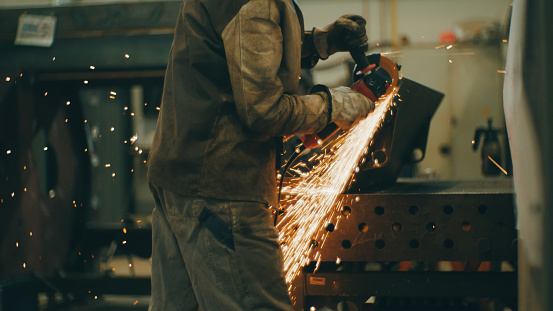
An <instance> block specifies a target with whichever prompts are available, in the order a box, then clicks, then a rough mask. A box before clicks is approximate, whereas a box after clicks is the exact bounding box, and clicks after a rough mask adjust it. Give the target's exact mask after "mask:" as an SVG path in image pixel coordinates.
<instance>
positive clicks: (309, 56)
mask: <svg viewBox="0 0 553 311" xmlns="http://www.w3.org/2000/svg"><path fill="white" fill-rule="evenodd" d="M303 37H304V39H303V44H302V45H301V68H305V69H311V68H313V67H315V65H317V63H318V62H319V59H320V58H321V57H320V56H319V54H318V53H317V49H316V48H315V42H314V41H313V31H311V30H309V31H305V32H304V35H303Z"/></svg>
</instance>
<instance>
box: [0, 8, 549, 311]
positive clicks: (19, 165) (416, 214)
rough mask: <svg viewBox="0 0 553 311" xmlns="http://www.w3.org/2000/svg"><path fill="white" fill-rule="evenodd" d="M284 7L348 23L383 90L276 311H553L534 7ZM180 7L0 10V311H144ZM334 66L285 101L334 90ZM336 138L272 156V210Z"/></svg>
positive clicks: (312, 21) (310, 23)
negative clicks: (154, 160) (154, 161)
mask: <svg viewBox="0 0 553 311" xmlns="http://www.w3.org/2000/svg"><path fill="white" fill-rule="evenodd" d="M185 1H186V0H185ZM289 2H291V1H289ZM295 2H297V5H298V6H299V7H300V8H301V11H302V12H303V17H304V24H305V29H312V28H313V27H324V26H325V25H327V24H329V23H330V22H332V21H334V20H336V19H337V18H338V17H340V16H342V15H344V14H358V15H361V16H363V17H364V18H365V19H366V20H367V25H366V30H367V36H368V38H369V50H368V51H367V53H366V54H367V55H369V57H367V59H369V61H370V60H371V59H377V64H379V65H377V66H379V67H377V68H380V69H382V70H384V71H385V74H386V73H387V74H389V75H387V76H386V77H384V78H383V79H388V78H390V77H391V79H392V80H393V85H394V87H395V89H394V92H393V94H391V95H390V94H388V93H386V94H384V95H386V96H388V97H389V99H390V100H389V105H388V106H386V107H388V108H387V109H388V110H387V111H386V110H384V111H383V113H384V114H383V118H382V119H381V121H380V123H378V125H377V126H376V127H375V130H374V133H372V135H371V136H362V137H365V138H363V139H358V140H359V141H358V142H357V143H356V144H355V145H356V146H357V145H359V146H361V147H359V148H362V149H361V150H362V151H363V150H364V153H363V154H364V157H363V158H362V160H361V161H360V162H359V159H360V158H356V160H357V161H358V162H359V163H357V162H355V160H354V162H355V163H353V165H354V166H355V165H357V166H356V167H355V171H354V172H353V171H351V172H350V171H348V172H347V173H348V175H347V176H346V177H348V178H349V179H348V180H349V181H348V182H349V183H348V184H347V186H345V187H342V188H340V189H342V190H340V192H339V193H337V194H336V195H335V197H334V198H335V200H334V201H333V203H332V204H331V205H330V206H329V211H330V212H328V214H326V215H325V217H326V219H324V218H323V219H322V222H321V224H322V225H318V224H317V225H315V223H316V221H315V220H313V221H312V226H316V227H317V228H316V229H317V230H315V231H314V232H315V233H314V234H313V235H312V236H307V237H306V238H305V239H306V241H307V244H308V253H306V255H305V256H306V257H305V258H307V259H306V260H303V261H302V264H301V266H299V267H298V268H297V271H296V275H294V277H293V278H291V279H290V281H289V284H288V285H290V287H289V294H290V296H291V298H292V301H293V308H294V310H298V311H299V310H306V311H307V310H309V311H311V310H324V311H328V310H343V311H345V310H359V311H361V310H373V311H419V310H420V311H438V310H440V311H442V310H444V311H445V310H448V311H449V310H451V311H461V310H470V311H508V310H511V311H514V310H521V311H551V310H553V295H552V294H551V293H553V264H550V263H553V227H552V226H550V224H551V223H553V191H551V190H552V189H553V165H552V163H551V161H550V160H548V159H553V135H552V133H553V122H551V121H550V120H551V118H553V105H552V103H551V100H550V97H549V95H550V90H551V89H552V88H551V87H552V86H553V79H551V78H550V76H549V75H548V73H549V72H553V61H552V60H551V58H550V56H551V55H553V32H551V29H553V18H551V17H552V16H553V2H551V1H550V0H485V1H484V0H417V1H414V0H297V1H295ZM181 4H182V0H0V119H1V120H0V311H19V310H20V311H39V310H40V311H54V310H60V311H85V310H86V311H92V310H108V311H110V310H113V311H119V310H148V305H149V302H150V292H151V283H150V280H151V271H150V269H151V253H152V230H151V224H152V210H153V208H154V199H153V197H152V194H151V192H150V189H149V184H148V179H147V177H146V172H147V165H148V155H149V150H150V148H151V147H152V141H153V135H154V130H155V127H156V121H157V116H158V113H159V110H160V105H161V95H162V91H163V83H164V75H165V69H166V67H167V62H168V57H169V52H170V50H171V48H172V46H171V44H172V40H173V34H174V27H175V23H176V19H177V14H178V12H179V8H180V6H181ZM352 55H353V53H352V54H351V55H350V54H349V53H336V54H334V55H332V56H331V57H329V58H328V59H327V60H324V61H320V62H319V63H318V64H317V65H316V66H315V67H314V68H312V69H309V70H307V69H305V70H302V74H301V80H300V87H299V90H298V92H300V93H301V92H303V93H304V94H307V93H308V92H309V90H310V89H311V87H313V86H314V85H316V84H324V85H327V86H328V87H331V88H334V87H339V86H351V85H353V83H355V82H356V81H355V80H354V79H355V77H354V73H355V72H356V70H357V69H358V68H357V64H356V59H354V57H352ZM370 57H373V58H370ZM387 64H388V65H387ZM377 72H378V71H376V70H375V71H374V75H375V76H376V74H377ZM379 77H380V76H379ZM361 81H364V80H361ZM388 85H389V84H386V86H388ZM389 89H390V88H389ZM380 95H383V94H379V96H380ZM377 97H378V96H377ZM388 97H387V98H388ZM380 98H383V97H380ZM383 101H384V100H383ZM383 106H384V105H382V107H383ZM339 135H340V133H339V134H338V135H335V136H333V137H332V138H331V139H329V140H328V143H326V142H325V144H323V145H322V146H317V147H314V148H307V149H306V150H303V149H302V150H301V154H298V152H297V149H298V146H299V145H301V144H302V139H303V137H300V136H296V137H289V138H287V140H286V141H285V143H284V151H283V155H282V157H281V160H280V161H281V168H282V171H280V173H282V174H283V175H280V177H279V178H280V180H281V181H283V183H281V187H282V184H284V188H282V189H280V190H282V194H281V195H280V197H281V207H282V206H288V205H289V206H291V207H290V213H292V212H293V210H294V207H295V205H294V204H296V203H297V202H296V201H297V197H295V194H294V193H293V191H291V190H290V189H291V187H292V186H291V185H292V184H293V182H294V181H297V180H309V178H310V177H309V176H314V175H315V173H312V172H318V171H317V161H319V160H317V161H312V159H314V158H316V159H320V158H317V157H318V155H322V154H324V155H327V154H334V153H336V154H337V153H339V151H337V150H338V148H339V147H336V146H337V145H338V144H333V143H332V141H333V139H336V140H338V139H340V138H336V137H337V136H339ZM339 137H344V135H342V136H339ZM344 148H346V147H344ZM356 148H357V147H356ZM352 149H353V147H352ZM292 157H294V159H293V160H292ZM325 158H326V156H325ZM320 161H322V160H320ZM287 164H293V165H287ZM321 174H322V173H321ZM321 176H322V175H318V178H319V180H320V179H325V180H326V179H328V180H332V179H333V177H334V175H332V174H328V176H322V177H321ZM319 187H321V188H322V187H324V183H321V184H320V186H319ZM286 189H288V191H289V192H286V191H287V190H286ZM547 189H549V190H547ZM275 191H279V190H278V189H275ZM298 195H299V194H298ZM302 195H305V196H309V194H302ZM548 206H552V207H548ZM302 208H305V209H308V208H310V206H307V207H302ZM299 209H300V208H297V210H299ZM284 213H285V214H286V213H288V211H285V212H284ZM277 215H278V213H277ZM300 217H301V216H300ZM283 218H285V217H283ZM275 223H276V220H275ZM323 223H324V225H323ZM285 226H286V224H284V225H279V226H277V228H278V229H279V230H286V229H285V228H286V227H285ZM295 230H297V228H296V229H295ZM284 244H285V243H282V245H283V247H287V245H284ZM285 251H286V250H285ZM287 281H288V280H287Z"/></svg>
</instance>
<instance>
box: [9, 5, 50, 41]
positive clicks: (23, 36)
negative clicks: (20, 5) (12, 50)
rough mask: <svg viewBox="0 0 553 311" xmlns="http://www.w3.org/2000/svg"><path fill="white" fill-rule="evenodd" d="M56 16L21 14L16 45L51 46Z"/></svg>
mask: <svg viewBox="0 0 553 311" xmlns="http://www.w3.org/2000/svg"><path fill="white" fill-rule="evenodd" d="M56 20H57V18H56V17H55V16H47V15H31V14H25V13H24V14H21V16H19V24H18V26H17V35H16V36H15V44H16V45H32V46H42V47H50V46H52V43H53V42H54V32H55V30H56Z"/></svg>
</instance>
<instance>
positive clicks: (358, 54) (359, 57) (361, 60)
mask: <svg viewBox="0 0 553 311" xmlns="http://www.w3.org/2000/svg"><path fill="white" fill-rule="evenodd" d="M349 54H350V55H351V58H353V61H354V62H355V63H356V64H357V68H359V70H360V71H363V69H365V68H367V67H369V65H370V64H369V60H368V59H367V56H366V55H365V52H363V50H362V49H361V47H356V48H353V49H351V50H350V51H349Z"/></svg>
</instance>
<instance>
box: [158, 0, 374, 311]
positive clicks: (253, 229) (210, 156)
mask: <svg viewBox="0 0 553 311" xmlns="http://www.w3.org/2000/svg"><path fill="white" fill-rule="evenodd" d="M302 42H303V44H302ZM359 46H363V47H364V48H365V49H366V46H367V36H366V34H365V20H364V19H363V18H362V17H360V16H344V17H341V18H340V19H338V20H337V21H336V22H334V23H332V24H330V25H329V26H327V27H326V28H325V29H323V30H320V29H314V30H313V31H310V32H307V33H305V34H304V31H303V20H302V16H301V12H300V10H299V8H298V7H297V5H296V3H295V2H294V1H293V0H250V1H248V0H226V1H214V0H184V2H183V5H182V7H181V11H180V13H179V16H178V21H177V25H176V30H175V36H174V41H173V46H172V49H171V54H170V57H169V63H168V66H167V72H166V76H165V85H164V91H163V99H162V106H161V111H160V114H159V117H158V123H157V127H156V133H155V137H154V143H153V147H152V150H151V152H150V159H149V169H148V176H149V180H150V183H151V189H152V193H153V195H154V198H155V201H156V207H155V209H154V211H153V252H152V300H151V306H150V307H151V310H155V311H158V310H197V309H198V307H200V308H201V310H203V311H209V310H260V309H263V310H290V309H291V304H290V299H289V297H288V290H287V287H286V284H285V282H284V278H283V275H284V273H283V271H282V267H283V266H282V265H283V263H282V253H281V251H280V248H279V243H278V236H277V231H276V229H275V228H274V226H273V225H272V221H271V217H270V212H269V209H268V208H269V207H271V206H273V207H276V206H278V202H277V200H276V195H277V191H276V190H277V187H276V177H275V176H276V173H275V156H276V147H277V144H278V143H279V139H278V138H276V137H281V136H284V135H295V134H300V133H315V132H317V131H319V130H321V129H322V128H324V127H325V126H326V125H327V124H328V123H329V122H335V123H336V124H338V125H339V126H340V127H342V128H343V129H348V128H349V127H351V126H352V125H353V124H354V123H355V122H357V121H358V120H359V119H361V118H364V117H366V116H367V114H368V113H369V112H370V110H372V109H373V108H374V104H373V103H372V102H371V101H370V100H368V99H367V98H365V97H364V96H363V95H361V94H359V93H357V92H354V91H352V90H350V89H349V88H339V89H335V90H329V89H328V88H326V87H324V86H317V87H316V88H314V90H313V91H312V94H311V95H304V96H296V95H293V93H294V91H295V90H296V89H297V87H298V82H299V74H300V67H301V65H304V67H305V66H306V67H312V66H314V65H315V64H316V63H317V61H318V59H319V58H321V59H326V58H327V57H328V56H329V55H331V54H333V53H336V52H338V51H347V50H349V49H351V48H358V47H359ZM280 142H281V140H280Z"/></svg>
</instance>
